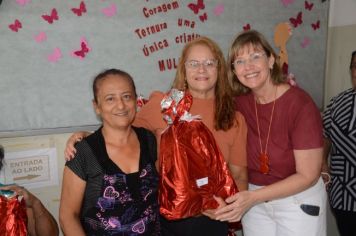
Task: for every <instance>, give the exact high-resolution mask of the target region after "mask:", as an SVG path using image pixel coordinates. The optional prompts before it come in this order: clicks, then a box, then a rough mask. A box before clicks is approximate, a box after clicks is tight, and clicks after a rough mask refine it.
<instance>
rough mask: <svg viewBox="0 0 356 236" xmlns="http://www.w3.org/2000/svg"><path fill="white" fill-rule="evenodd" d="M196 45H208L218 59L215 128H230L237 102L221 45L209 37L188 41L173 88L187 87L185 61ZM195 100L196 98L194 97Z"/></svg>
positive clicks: (182, 88) (181, 88) (232, 123)
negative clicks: (228, 76)
mask: <svg viewBox="0 0 356 236" xmlns="http://www.w3.org/2000/svg"><path fill="white" fill-rule="evenodd" d="M196 45H202V46H206V47H208V48H209V49H210V51H211V52H212V54H213V56H214V58H215V59H216V60H217V61H218V65H217V76H218V78H217V82H216V86H215V106H214V128H215V129H216V130H225V131H226V130H228V129H230V128H231V127H232V126H233V125H234V122H235V120H236V119H235V103H234V99H233V93H232V89H231V86H230V83H229V80H228V78H227V72H226V62H225V59H224V54H223V53H222V51H221V49H220V47H219V46H218V45H217V44H216V43H215V42H214V41H213V40H211V39H209V38H208V37H199V38H196V39H195V40H193V41H191V42H189V43H187V44H186V45H185V46H184V48H183V51H182V54H181V56H180V59H179V62H178V67H177V73H176V76H175V79H174V81H173V85H172V87H173V88H176V89H179V90H185V89H187V84H186V83H187V82H186V81H187V80H186V70H185V65H184V63H185V61H186V59H187V57H188V54H189V51H190V49H191V48H192V47H194V46H196ZM193 100H194V98H193Z"/></svg>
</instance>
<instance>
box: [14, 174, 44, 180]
mask: <svg viewBox="0 0 356 236" xmlns="http://www.w3.org/2000/svg"><path fill="white" fill-rule="evenodd" d="M38 176H41V175H27V176H20V177H15V178H14V181H16V180H24V179H34V178H37V177H38Z"/></svg>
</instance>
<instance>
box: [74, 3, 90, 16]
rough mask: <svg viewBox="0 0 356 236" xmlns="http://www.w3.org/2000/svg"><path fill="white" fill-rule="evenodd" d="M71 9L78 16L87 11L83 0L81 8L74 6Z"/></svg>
mask: <svg viewBox="0 0 356 236" xmlns="http://www.w3.org/2000/svg"><path fill="white" fill-rule="evenodd" d="M71 10H72V12H73V13H74V14H76V15H77V16H81V15H82V14H83V13H85V12H87V8H86V6H85V3H84V2H83V1H81V2H80V5H79V8H72V9H71Z"/></svg>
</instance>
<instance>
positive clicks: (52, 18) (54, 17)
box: [42, 8, 59, 24]
mask: <svg viewBox="0 0 356 236" xmlns="http://www.w3.org/2000/svg"><path fill="white" fill-rule="evenodd" d="M42 18H43V19H44V20H45V21H47V22H48V23H49V24H52V23H53V22H54V21H55V20H58V19H59V17H58V12H57V9H56V8H53V9H52V11H51V14H50V15H46V14H44V15H42Z"/></svg>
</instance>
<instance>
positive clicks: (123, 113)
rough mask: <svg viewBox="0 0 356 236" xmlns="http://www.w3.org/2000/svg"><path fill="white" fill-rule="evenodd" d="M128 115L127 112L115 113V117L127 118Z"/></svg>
mask: <svg viewBox="0 0 356 236" xmlns="http://www.w3.org/2000/svg"><path fill="white" fill-rule="evenodd" d="M128 114H129V113H128V112H127V111H125V112H119V113H115V114H114V115H115V116H127V115H128Z"/></svg>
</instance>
